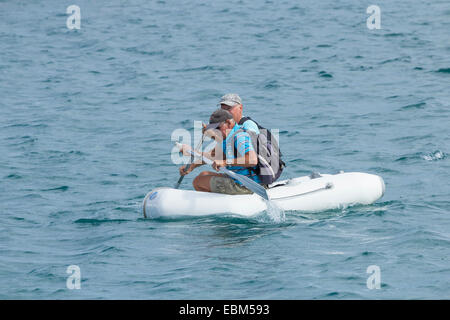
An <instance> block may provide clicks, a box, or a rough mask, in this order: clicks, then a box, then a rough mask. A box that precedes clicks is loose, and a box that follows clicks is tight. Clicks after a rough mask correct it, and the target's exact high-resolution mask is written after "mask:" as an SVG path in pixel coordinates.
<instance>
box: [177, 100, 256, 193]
mask: <svg viewBox="0 0 450 320" xmlns="http://www.w3.org/2000/svg"><path fill="white" fill-rule="evenodd" d="M241 106H242V105H241ZM205 134H208V135H214V137H215V139H216V141H217V146H216V148H215V149H214V150H213V152H211V153H209V154H207V153H203V156H205V157H208V158H212V160H214V164H213V168H214V169H215V170H217V171H219V168H220V167H226V168H227V169H228V170H230V171H233V172H235V173H237V174H242V175H245V176H247V177H248V178H250V179H252V180H253V181H255V182H257V183H260V182H261V181H260V179H259V177H258V175H257V174H256V173H255V172H256V166H257V164H258V156H257V154H256V151H255V149H254V147H253V145H252V141H251V138H250V135H249V134H248V133H247V132H245V131H244V130H242V126H240V125H239V124H237V123H236V121H235V119H234V117H233V115H232V114H231V113H230V112H228V111H226V110H223V109H218V110H216V111H214V113H213V114H212V115H211V117H210V118H209V125H207V126H206V127H205ZM184 148H187V149H189V147H188V146H186V145H183V147H182V149H181V150H180V151H184ZM186 155H189V153H186ZM203 164H204V163H202V164H193V165H191V166H190V167H189V169H188V170H187V171H186V172H185V171H184V168H185V166H182V167H181V168H180V174H181V175H186V174H188V173H189V172H191V171H192V170H193V169H194V168H196V167H199V166H201V165H203ZM193 185H194V189H195V190H197V191H204V192H215V193H225V194H249V193H252V192H251V191H250V190H248V189H247V188H246V187H244V186H243V185H242V184H241V183H240V182H239V181H237V180H234V179H232V178H230V177H228V176H226V175H223V174H220V173H217V172H210V171H203V172H201V173H200V174H199V175H198V176H197V177H196V178H195V179H194V181H193Z"/></svg>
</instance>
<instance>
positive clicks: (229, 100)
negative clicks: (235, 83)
mask: <svg viewBox="0 0 450 320" xmlns="http://www.w3.org/2000/svg"><path fill="white" fill-rule="evenodd" d="M221 104H226V105H227V106H230V107H234V106H236V105H238V104H242V99H241V97H239V96H238V95H237V94H236V93H227V94H226V95H224V96H223V97H222V98H220V102H219V105H221Z"/></svg>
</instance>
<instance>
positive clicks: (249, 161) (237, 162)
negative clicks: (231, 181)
mask: <svg viewBox="0 0 450 320" xmlns="http://www.w3.org/2000/svg"><path fill="white" fill-rule="evenodd" d="M257 164H258V156H257V155H256V152H255V151H253V150H250V151H249V152H247V153H246V154H245V155H244V156H243V157H239V158H234V159H232V160H228V161H227V160H214V164H213V168H214V169H216V170H217V171H219V168H220V167H225V166H241V167H254V166H256V165H257Z"/></svg>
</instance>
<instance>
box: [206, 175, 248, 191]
mask: <svg viewBox="0 0 450 320" xmlns="http://www.w3.org/2000/svg"><path fill="white" fill-rule="evenodd" d="M209 181H210V182H209V184H210V188H211V192H215V193H225V194H251V193H253V192H251V191H250V190H248V189H247V188H246V187H244V186H242V185H240V184H237V183H236V182H235V181H234V180H233V179H231V178H228V177H221V176H212V177H211V179H210V180H209Z"/></svg>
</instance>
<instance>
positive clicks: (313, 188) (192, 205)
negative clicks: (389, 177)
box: [143, 172, 385, 218]
mask: <svg viewBox="0 0 450 320" xmlns="http://www.w3.org/2000/svg"><path fill="white" fill-rule="evenodd" d="M384 191H385V185H384V181H383V179H382V178H381V177H380V176H377V175H373V174H368V173H360V172H347V173H343V172H342V173H339V174H334V175H331V174H322V175H320V174H311V175H310V176H305V177H299V178H295V179H289V180H284V181H279V182H275V183H274V184H273V185H271V186H270V187H269V189H267V193H268V195H269V198H270V200H271V201H272V202H273V203H274V204H275V205H276V206H277V207H279V208H281V209H283V210H285V211H286V210H296V211H302V212H318V211H324V210H330V209H338V208H342V207H345V206H351V205H356V204H364V205H367V204H371V203H374V202H375V201H377V200H378V199H379V198H381V197H382V196H383V194H384ZM266 209H267V203H266V201H265V200H264V199H262V198H261V197H259V196H258V195H256V194H251V195H227V194H220V193H210V192H198V191H193V190H179V189H173V188H157V189H155V190H152V191H151V192H149V193H148V194H147V196H146V197H145V199H144V203H143V212H144V217H146V218H157V217H177V216H205V215H211V214H219V213H232V214H237V215H242V216H246V217H249V216H252V215H255V214H257V213H259V212H261V211H264V210H266Z"/></svg>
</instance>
